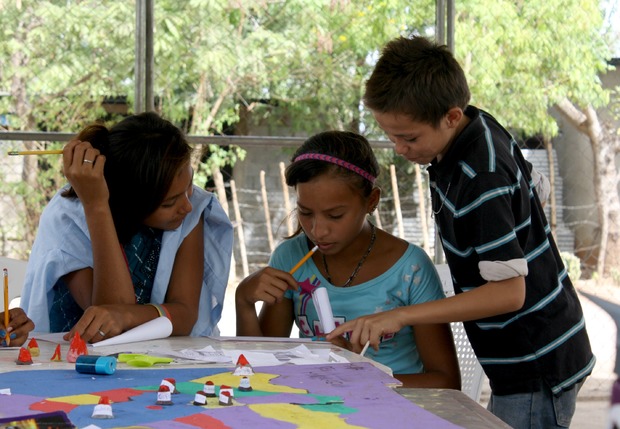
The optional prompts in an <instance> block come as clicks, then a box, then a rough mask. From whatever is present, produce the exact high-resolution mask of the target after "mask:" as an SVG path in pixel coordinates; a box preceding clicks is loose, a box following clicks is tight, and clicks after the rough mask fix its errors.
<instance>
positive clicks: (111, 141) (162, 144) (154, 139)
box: [63, 112, 192, 243]
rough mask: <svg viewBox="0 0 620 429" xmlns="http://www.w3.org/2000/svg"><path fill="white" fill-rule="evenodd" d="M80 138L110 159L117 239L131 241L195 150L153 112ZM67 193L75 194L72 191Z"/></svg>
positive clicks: (97, 128) (108, 168) (84, 132)
mask: <svg viewBox="0 0 620 429" xmlns="http://www.w3.org/2000/svg"><path fill="white" fill-rule="evenodd" d="M77 138H78V139H79V140H82V141H88V142H90V144H91V145H92V146H93V147H94V148H96V149H99V151H100V152H101V154H102V155H105V157H106V162H105V168H104V176H105V180H106V182H107V185H108V189H109V191H110V209H111V211H112V217H113V219H114V225H115V227H116V232H117V234H118V238H119V240H120V242H121V243H127V242H128V241H129V239H130V238H131V237H132V236H133V235H135V234H136V233H137V232H138V230H139V228H140V226H141V225H142V223H143V222H144V219H145V218H146V217H147V216H148V215H150V214H151V213H153V212H154V211H155V209H157V207H159V205H160V204H161V203H162V201H163V200H164V197H165V196H166V193H167V192H168V190H169V189H170V186H171V185H172V181H173V179H174V178H175V176H176V175H177V173H178V172H179V169H180V168H181V167H182V166H183V165H185V164H186V163H187V162H189V161H190V158H191V151H192V148H191V146H190V145H189V144H188V143H187V140H186V139H185V136H184V134H183V133H182V132H181V130H179V128H177V127H176V126H174V125H173V124H172V123H171V122H169V121H167V120H165V119H163V118H161V117H159V116H158V115H157V114H156V113H153V112H147V113H141V114H138V115H133V116H130V117H128V118H126V119H124V120H122V121H121V122H119V123H118V124H116V125H114V126H113V127H112V128H110V129H109V130H108V129H107V128H106V127H105V126H103V125H100V124H94V125H90V126H87V127H86V128H85V129H84V130H82V131H81V132H80V133H79V134H78V136H77ZM63 196H65V197H76V194H75V192H74V190H73V189H69V190H68V191H66V192H65V193H64V194H63Z"/></svg>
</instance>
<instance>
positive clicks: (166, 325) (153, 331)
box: [92, 317, 172, 347]
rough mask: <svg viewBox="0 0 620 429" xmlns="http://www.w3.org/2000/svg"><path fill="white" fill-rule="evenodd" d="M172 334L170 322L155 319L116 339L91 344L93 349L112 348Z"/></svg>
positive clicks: (161, 318) (162, 318) (164, 319)
mask: <svg viewBox="0 0 620 429" xmlns="http://www.w3.org/2000/svg"><path fill="white" fill-rule="evenodd" d="M170 334H172V322H170V319H168V318H167V317H158V318H157V319H153V320H149V321H148V322H146V323H143V324H142V325H139V326H136V327H135V328H133V329H130V330H129V331H127V332H123V333H122V334H120V335H117V336H116V337H112V338H108V339H107V340H103V341H99V342H98V343H94V344H92V346H93V347H102V346H113V345H116V344H126V343H135V342H138V341H148V340H156V339H159V338H166V337H169V336H170Z"/></svg>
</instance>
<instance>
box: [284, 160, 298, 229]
mask: <svg viewBox="0 0 620 429" xmlns="http://www.w3.org/2000/svg"><path fill="white" fill-rule="evenodd" d="M280 180H281V181H282V195H283V197H282V198H283V199H284V210H285V212H286V231H287V233H288V236H289V237H290V236H291V235H293V232H295V231H293V219H292V218H291V215H292V213H293V209H292V208H291V200H290V196H289V194H288V185H287V184H286V177H285V176H284V163H283V162H280Z"/></svg>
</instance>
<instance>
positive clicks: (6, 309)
mask: <svg viewBox="0 0 620 429" xmlns="http://www.w3.org/2000/svg"><path fill="white" fill-rule="evenodd" d="M2 274H3V275H4V332H6V334H5V336H4V338H5V340H6V345H7V347H8V346H9V344H10V342H11V337H10V335H9V333H8V331H7V329H8V328H9V271H8V270H7V269H6V268H5V269H4V270H2Z"/></svg>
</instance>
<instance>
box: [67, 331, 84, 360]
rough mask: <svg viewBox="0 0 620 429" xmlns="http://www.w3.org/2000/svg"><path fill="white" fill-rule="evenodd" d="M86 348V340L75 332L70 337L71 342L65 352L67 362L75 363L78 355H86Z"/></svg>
mask: <svg viewBox="0 0 620 429" xmlns="http://www.w3.org/2000/svg"><path fill="white" fill-rule="evenodd" d="M87 354H88V348H87V346H86V341H84V340H83V339H82V337H81V336H80V334H78V333H77V332H76V333H75V335H74V336H73V338H71V343H69V352H68V353H67V362H69V363H75V361H76V360H77V357H78V356H81V355H87Z"/></svg>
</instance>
